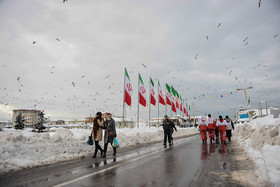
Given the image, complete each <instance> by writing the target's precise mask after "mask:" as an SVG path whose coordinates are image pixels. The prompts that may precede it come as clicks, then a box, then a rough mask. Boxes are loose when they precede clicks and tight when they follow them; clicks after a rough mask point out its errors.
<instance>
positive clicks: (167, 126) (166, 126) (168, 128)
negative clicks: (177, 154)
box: [162, 115, 172, 147]
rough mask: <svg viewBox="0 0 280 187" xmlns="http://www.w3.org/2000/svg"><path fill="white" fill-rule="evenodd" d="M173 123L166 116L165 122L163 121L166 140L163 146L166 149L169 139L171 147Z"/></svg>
mask: <svg viewBox="0 0 280 187" xmlns="http://www.w3.org/2000/svg"><path fill="white" fill-rule="evenodd" d="M171 123H172V121H171V120H169V119H168V116H167V115H165V116H164V120H163V125H162V126H163V130H164V140H163V145H164V147H166V141H167V138H168V143H169V146H171V145H172V144H171V129H172V125H171Z"/></svg>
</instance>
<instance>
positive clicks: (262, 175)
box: [235, 115, 280, 186]
mask: <svg viewBox="0 0 280 187" xmlns="http://www.w3.org/2000/svg"><path fill="white" fill-rule="evenodd" d="M279 131H280V118H276V119H274V118H273V116H271V115H269V116H266V117H263V118H258V119H255V120H253V121H251V122H248V123H244V124H241V123H240V124H236V125H235V135H236V136H237V137H238V140H239V141H240V143H241V144H242V145H243V146H245V148H246V150H247V152H248V153H249V155H250V156H251V157H252V160H254V161H255V163H256V166H257V167H258V168H257V169H258V174H259V180H261V181H264V180H269V181H270V182H271V183H272V184H273V185H274V186H280V177H279V176H280V162H279V155H280V133H279Z"/></svg>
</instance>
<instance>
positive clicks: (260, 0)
mask: <svg viewBox="0 0 280 187" xmlns="http://www.w3.org/2000/svg"><path fill="white" fill-rule="evenodd" d="M261 2H262V0H259V3H258V4H259V8H260V7H261Z"/></svg>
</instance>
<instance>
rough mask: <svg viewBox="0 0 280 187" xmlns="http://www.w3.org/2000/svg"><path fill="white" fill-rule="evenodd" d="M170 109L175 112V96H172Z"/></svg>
mask: <svg viewBox="0 0 280 187" xmlns="http://www.w3.org/2000/svg"><path fill="white" fill-rule="evenodd" d="M171 106H172V111H173V112H176V101H175V97H172V105H171Z"/></svg>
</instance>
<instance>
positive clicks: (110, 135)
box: [91, 112, 117, 158]
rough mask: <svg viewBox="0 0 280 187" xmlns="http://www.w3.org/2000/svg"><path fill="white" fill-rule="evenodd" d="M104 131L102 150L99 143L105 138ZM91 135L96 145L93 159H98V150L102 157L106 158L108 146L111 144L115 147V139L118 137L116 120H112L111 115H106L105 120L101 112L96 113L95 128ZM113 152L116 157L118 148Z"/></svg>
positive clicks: (93, 127) (114, 148)
mask: <svg viewBox="0 0 280 187" xmlns="http://www.w3.org/2000/svg"><path fill="white" fill-rule="evenodd" d="M103 130H104V131H105V134H104V149H102V148H101V146H100V145H99V141H102V138H103ZM91 135H92V138H93V141H94V144H95V150H94V155H93V156H92V158H96V156H97V152H98V150H99V151H100V152H101V157H102V158H106V152H107V148H108V144H109V143H110V144H111V146H112V147H113V141H114V138H116V137H117V131H116V125H115V120H114V119H113V118H112V115H111V114H110V113H106V114H105V118H104V115H103V114H102V113H101V112H97V113H96V117H95V118H94V121H93V126H92V129H91ZM113 150H114V153H113V155H114V156H116V154H117V149H116V147H113Z"/></svg>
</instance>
